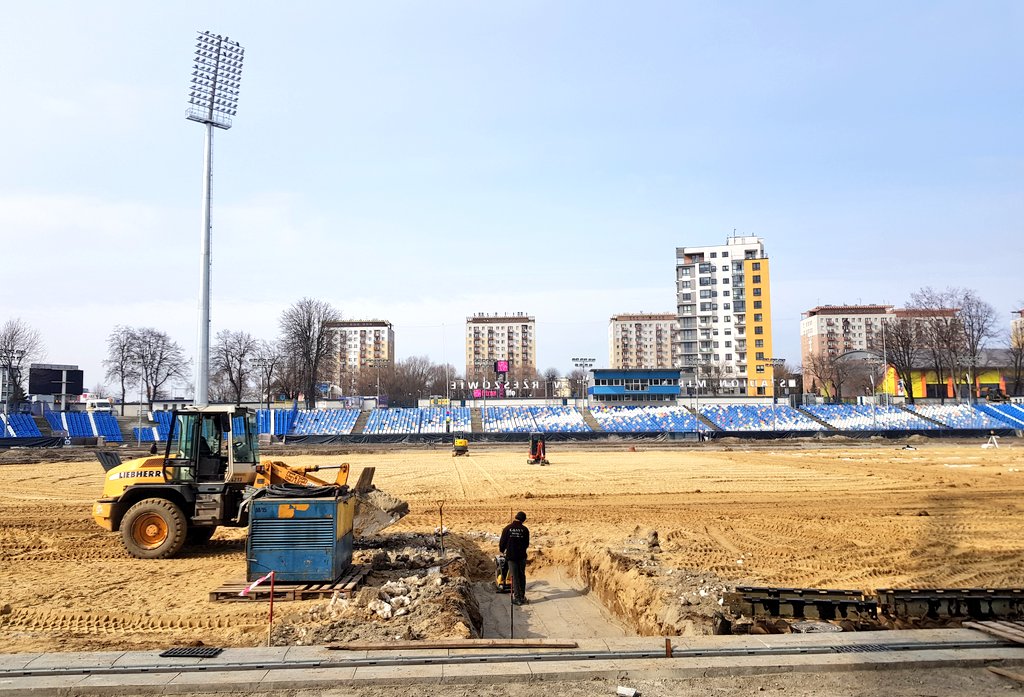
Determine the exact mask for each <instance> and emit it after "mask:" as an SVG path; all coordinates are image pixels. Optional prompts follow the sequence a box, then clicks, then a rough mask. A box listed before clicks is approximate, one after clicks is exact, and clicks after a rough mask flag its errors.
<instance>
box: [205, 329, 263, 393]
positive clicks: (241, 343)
mask: <svg viewBox="0 0 1024 697" xmlns="http://www.w3.org/2000/svg"><path fill="white" fill-rule="evenodd" d="M258 347H259V342H258V341H256V339H255V338H253V336H252V334H250V333H249V332H243V331H237V332H233V331H231V330H230V329H224V330H221V331H219V332H217V338H216V341H215V342H214V344H213V350H212V353H213V356H212V357H211V361H210V364H211V367H212V368H213V370H214V373H215V374H217V375H219V376H221V377H222V378H223V380H224V381H225V382H226V383H227V387H228V391H229V393H230V396H231V401H233V402H234V403H235V404H236V405H238V404H241V403H242V397H243V396H244V395H245V392H246V388H248V386H249V381H250V376H251V375H252V372H253V369H252V365H251V364H250V361H251V360H252V359H253V358H254V357H255V356H256V350H257V348H258Z"/></svg>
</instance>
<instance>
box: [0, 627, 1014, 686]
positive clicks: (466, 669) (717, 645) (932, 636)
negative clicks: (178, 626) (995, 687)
mask: <svg viewBox="0 0 1024 697" xmlns="http://www.w3.org/2000/svg"><path fill="white" fill-rule="evenodd" d="M989 640H991V637H988V636H987V635H985V634H983V633H981V632H976V631H974V630H969V629H967V630H964V629H954V630H919V631H917V632H863V633H859V634H833V635H818V636H813V637H810V636H808V635H766V636H758V637H753V636H747V637H685V638H681V637H674V638H673V639H672V644H673V647H674V650H676V651H684V650H697V651H702V652H704V651H707V652H708V654H707V655H700V656H683V657H675V658H671V659H669V658H635V657H634V658H622V659H616V658H612V657H604V656H600V655H597V656H596V657H595V658H594V659H590V660H574V659H573V658H572V657H566V658H565V659H564V660H557V659H556V660H522V659H523V657H522V653H523V652H522V651H516V650H502V651H494V650H490V651H479V650H477V652H476V653H477V654H478V655H482V654H485V655H486V656H487V658H486V660H482V661H481V662H479V663H478V662H473V663H461V664H442V663H441V662H440V661H442V660H443V659H444V658H445V657H447V656H450V657H453V658H455V657H465V656H466V655H469V654H471V652H472V650H467V649H458V650H456V649H451V650H446V649H426V650H423V651H402V652H400V653H401V655H403V656H407V657H412V658H424V659H426V660H428V661H431V662H433V661H438V663H429V664H418V665H415V664H414V665H397V666H391V665H352V664H351V663H350V662H351V661H353V660H366V659H370V660H373V659H381V660H383V659H386V658H397V657H398V656H397V655H396V654H397V653H399V652H384V651H373V652H367V651H355V652H349V651H332V650H329V649H326V648H324V647H316V646H308V647H274V648H271V649H266V648H251V649H226V650H225V651H224V652H223V653H222V654H221V655H220V656H217V657H215V658H210V659H194V658H190V659H173V660H174V661H175V662H174V663H171V664H170V665H171V666H177V665H180V666H181V668H182V670H181V671H177V670H174V669H171V670H167V671H166V672H139V673H117V674H76V675H48V676H29V677H5V676H3V675H2V674H0V697H23V696H25V697H27V696H29V695H31V696H32V697H38V696H39V695H69V696H70V695H102V696H107V695H111V696H113V695H123V694H126V693H128V694H137V695H141V694H183V693H194V692H229V691H230V692H239V691H247V692H268V691H272V690H287V689H291V690H302V689H326V688H331V687H337V686H338V685H339V684H345V685H350V686H351V685H359V684H363V685H374V684H376V685H409V684H411V683H412V684H423V685H437V684H444V683H448V684H472V683H476V684H482V683H488V682H501V683H504V682H538V683H544V682H554V681H580V680H590V679H594V678H603V679H607V680H618V681H623V680H628V679H644V680H650V679H686V678H695V677H725V676H730V675H737V676H738V675H763V674H769V673H773V674H778V673H793V672H812V673H823V672H846V671H878V670H884V669H928V668H933V667H939V666H942V667H980V666H984V665H990V664H1000V665H1005V666H1011V667H1013V666H1021V665H1024V646H1012V645H1000V646H984V647H976V648H957V647H956V644H957V643H959V644H960V645H961V646H963V644H965V643H966V644H970V643H978V642H983V641H989ZM581 643H582V644H584V645H583V646H581V647H580V651H581V652H585V653H593V654H601V653H603V652H605V651H608V650H612V651H622V652H627V651H632V652H638V651H647V652H656V651H658V650H659V649H660V648H663V646H664V640H663V639H659V638H656V637H648V638H643V639H640V638H637V639H629V640H622V639H616V640H609V641H594V640H590V641H586V642H581ZM942 643H948V644H949V648H942V647H941V646H937V647H934V648H932V646H931V645H935V644H942ZM844 644H845V645H848V646H850V647H854V648H856V647H858V646H861V647H865V645H873V646H874V647H879V646H880V647H882V648H883V649H884V647H885V645H903V646H906V645H908V644H910V645H913V644H927V645H929V647H928V648H927V649H924V650H915V651H897V650H889V651H886V650H861V651H856V650H854V651H851V652H846V653H833V652H831V651H825V652H811V653H788V654H763V653H762V654H758V653H750V654H744V653H737V654H733V655H727V656H723V655H718V656H716V655H713V652H714V651H715V650H716V649H722V648H728V649H730V650H734V651H735V650H738V651H740V652H742V651H746V650H750V651H752V652H753V651H756V650H758V649H764V648H779V649H787V648H788V649H790V650H792V649H794V648H800V647H804V646H806V647H812V646H815V645H817V646H819V647H826V646H841V645H844ZM158 653H159V652H155V651H139V652H119V653H113V652H107V653H97V654H46V655H40V654H25V655H18V654H12V655H0V669H2V670H8V671H16V670H19V669H25V668H32V667H36V668H39V667H43V668H57V667H64V666H67V665H69V663H70V665H72V666H73V667H75V668H78V669H81V670H88V669H89V668H96V669H105V668H116V667H138V668H141V669H146V668H151V667H153V666H158V665H164V666H167V665H168V660H169V659H160V658H159V656H158ZM531 653H533V651H532V650H531ZM536 653H548V652H546V651H545V652H536ZM517 659H518V660H517ZM178 661H180V663H178ZM281 662H286V663H291V664H293V666H294V667H289V668H282V669H275V666H274V664H276V663H281ZM197 663H200V664H201V666H202V669H201V670H195V669H194V668H195V665H196V664H197ZM346 663H347V664H346ZM218 664H219V666H220V667H221V668H222V669H221V670H218ZM303 664H306V665H303ZM229 666H230V667H233V669H232V670H229V669H228V667H229Z"/></svg>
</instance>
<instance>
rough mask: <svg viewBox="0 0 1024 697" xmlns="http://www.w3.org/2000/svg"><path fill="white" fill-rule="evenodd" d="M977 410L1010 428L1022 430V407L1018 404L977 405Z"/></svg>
mask: <svg viewBox="0 0 1024 697" xmlns="http://www.w3.org/2000/svg"><path fill="white" fill-rule="evenodd" d="M977 408H978V409H980V410H981V411H983V412H985V413H986V414H988V415H989V416H991V417H993V418H995V419H999V420H1000V421H1002V422H1003V423H1004V424H1006V425H1007V426H1009V427H1010V428H1024V406H1021V405H1020V404H978V405H977Z"/></svg>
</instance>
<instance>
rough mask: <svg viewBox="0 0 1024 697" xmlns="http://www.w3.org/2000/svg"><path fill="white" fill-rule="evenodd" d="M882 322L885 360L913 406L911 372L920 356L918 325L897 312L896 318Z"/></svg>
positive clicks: (901, 312)
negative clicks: (900, 382) (901, 383)
mask: <svg viewBox="0 0 1024 697" xmlns="http://www.w3.org/2000/svg"><path fill="white" fill-rule="evenodd" d="M882 322H883V323H884V331H885V347H886V348H885V359H886V360H887V361H888V362H889V365H891V366H892V367H893V370H895V371H896V377H897V378H898V379H899V380H901V381H902V382H903V394H904V395H906V398H907V401H908V402H909V403H910V404H913V403H914V389H913V385H914V382H913V372H914V369H915V368H916V367H917V365H918V363H919V362H920V355H921V338H920V336H919V332H918V324H917V322H916V321H915V320H914V319H913V318H912V317H909V316H907V315H906V313H905V311H897V313H896V317H893V318H886V319H884V320H882Z"/></svg>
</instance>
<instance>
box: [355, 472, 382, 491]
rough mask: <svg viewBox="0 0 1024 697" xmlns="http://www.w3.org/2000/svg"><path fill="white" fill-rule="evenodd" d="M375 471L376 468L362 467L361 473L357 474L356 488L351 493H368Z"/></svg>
mask: <svg viewBox="0 0 1024 697" xmlns="http://www.w3.org/2000/svg"><path fill="white" fill-rule="evenodd" d="M376 471H377V468H376V467H364V468H363V471H362V472H360V473H359V480H358V481H356V486H355V488H354V489H352V491H354V492H356V493H360V492H363V491H369V490H370V487H371V486H373V474H374V472H376Z"/></svg>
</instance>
